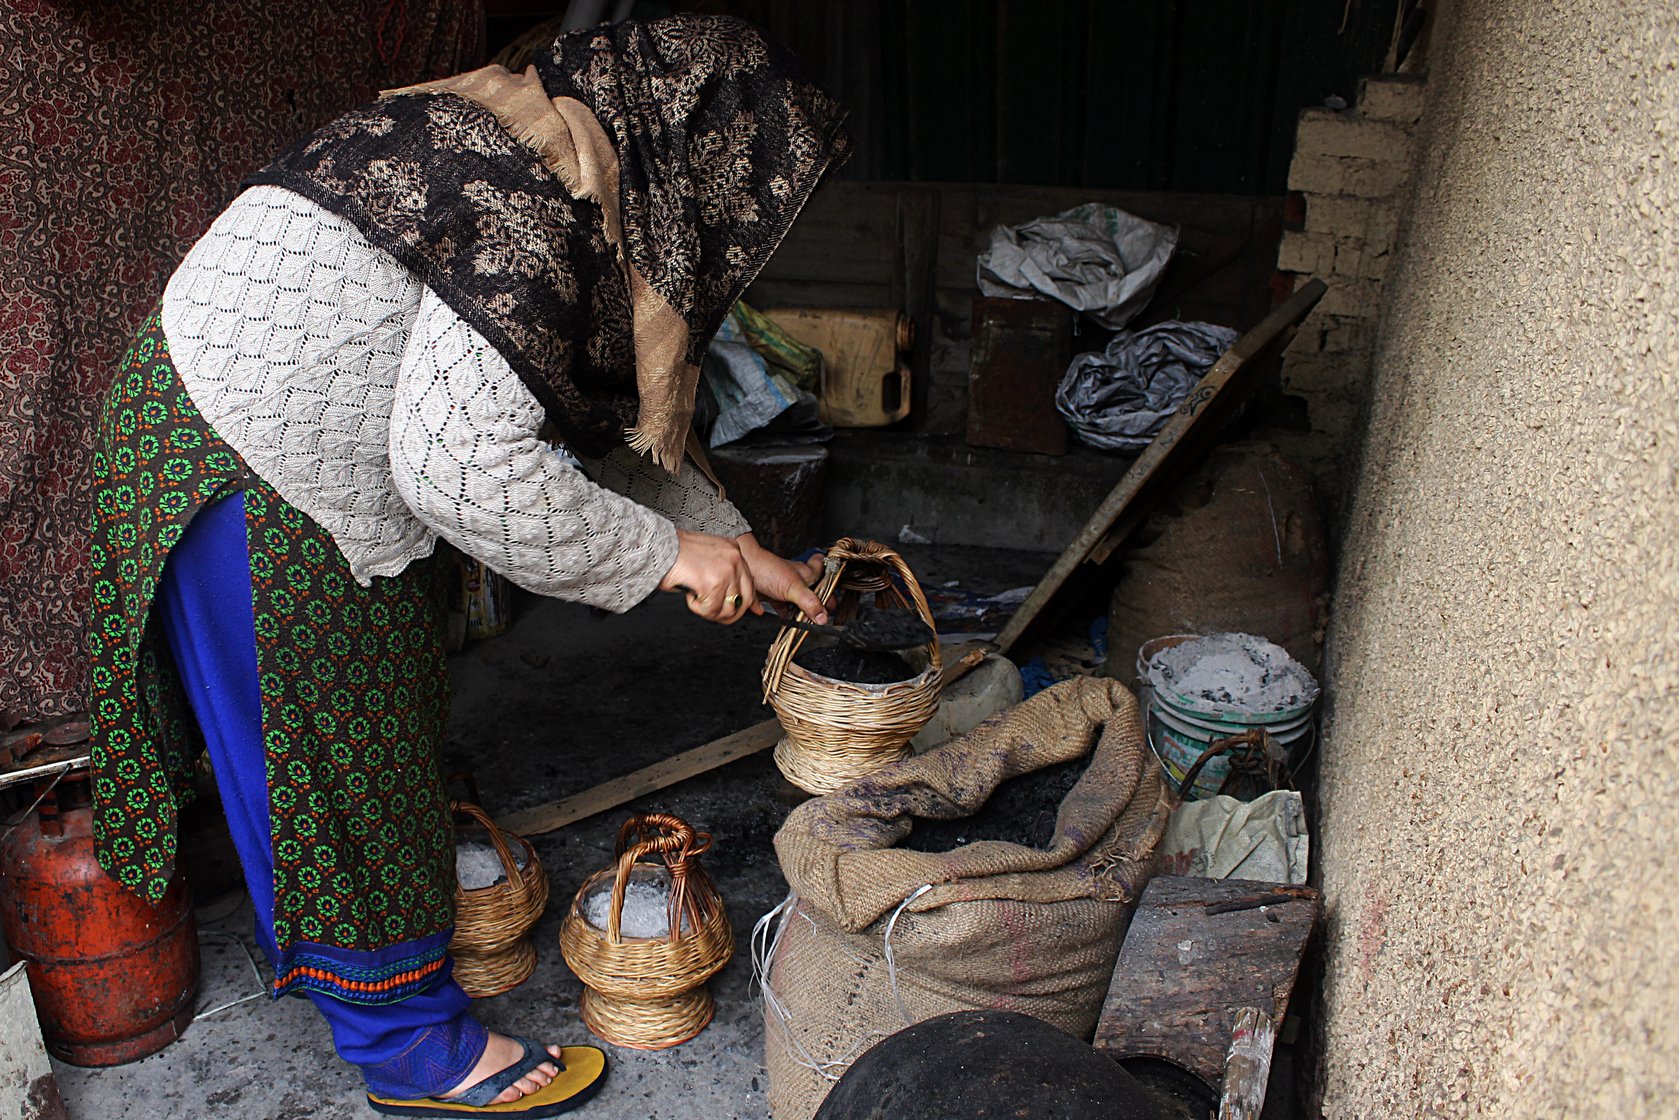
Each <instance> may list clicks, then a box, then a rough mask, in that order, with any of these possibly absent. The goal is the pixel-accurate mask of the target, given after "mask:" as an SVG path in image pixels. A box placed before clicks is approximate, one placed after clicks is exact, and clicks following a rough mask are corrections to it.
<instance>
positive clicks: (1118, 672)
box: [1104, 442, 1329, 684]
mask: <svg viewBox="0 0 1679 1120" xmlns="http://www.w3.org/2000/svg"><path fill="white" fill-rule="evenodd" d="M1119 563H1120V571H1119V578H1118V579H1117V581H1116V582H1115V583H1114V590H1113V599H1112V605H1111V607H1110V608H1109V611H1108V663H1107V667H1106V668H1105V669H1104V672H1105V673H1106V674H1107V675H1108V676H1111V677H1114V678H1115V679H1117V680H1121V681H1124V682H1125V683H1127V684H1131V683H1133V678H1134V677H1135V676H1136V664H1137V647H1138V646H1140V645H1142V644H1143V643H1144V642H1146V641H1148V640H1149V639H1151V638H1161V637H1165V636H1166V635H1168V634H1216V633H1219V632H1221V631H1226V630H1234V631H1238V632H1240V633H1243V634H1261V635H1263V636H1265V637H1267V638H1269V639H1270V640H1271V641H1273V642H1276V643H1277V644H1278V645H1280V646H1282V647H1283V648H1284V649H1286V650H1288V652H1289V654H1290V656H1292V657H1293V658H1294V659H1295V660H1296V661H1298V662H1300V664H1302V665H1304V666H1306V668H1307V670H1308V671H1310V672H1311V673H1312V674H1313V675H1316V674H1317V672H1318V666H1319V662H1320V661H1321V657H1320V654H1321V653H1322V650H1323V631H1324V626H1325V625H1326V624H1327V622H1328V620H1329V548H1328V545H1327V543H1326V540H1325V537H1324V532H1323V523H1322V521H1321V519H1320V518H1319V517H1318V508H1317V499H1316V497H1315V496H1314V495H1313V493H1312V483H1311V479H1310V478H1309V477H1308V476H1307V474H1306V472H1305V471H1304V470H1302V469H1301V468H1300V467H1298V466H1296V465H1295V464H1293V463H1291V462H1290V461H1289V460H1288V459H1286V458H1284V457H1283V455H1282V453H1281V452H1279V451H1278V450H1277V449H1276V448H1275V447H1274V446H1272V445H1271V444H1268V443H1258V442H1251V443H1233V444H1228V445H1226V446H1224V447H1218V448H1214V449H1213V451H1212V452H1211V453H1210V454H1209V455H1208V456H1207V458H1206V461H1205V462H1203V463H1202V464H1201V465H1200V466H1199V467H1197V468H1196V469H1195V470H1194V471H1193V472H1191V473H1190V474H1189V475H1187V476H1186V477H1185V478H1184V479H1183V481H1181V482H1180V483H1178V484H1177V485H1176V486H1174V487H1173V489H1172V492H1171V494H1170V495H1169V496H1168V497H1167V498H1166V500H1165V501H1163V502H1161V504H1160V505H1159V506H1158V507H1156V508H1155V510H1154V511H1153V512H1152V513H1150V514H1149V515H1148V518H1147V520H1145V521H1144V522H1143V523H1142V524H1141V525H1140V526H1138V527H1137V531H1136V532H1135V533H1133V534H1132V535H1131V536H1130V537H1129V538H1128V539H1127V540H1126V542H1125V547H1124V548H1123V549H1121V551H1120V553H1119Z"/></svg>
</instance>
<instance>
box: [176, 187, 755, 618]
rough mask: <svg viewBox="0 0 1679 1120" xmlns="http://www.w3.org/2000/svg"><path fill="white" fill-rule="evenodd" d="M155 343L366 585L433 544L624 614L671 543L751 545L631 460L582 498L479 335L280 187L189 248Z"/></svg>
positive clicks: (727, 516) (586, 486)
mask: <svg viewBox="0 0 1679 1120" xmlns="http://www.w3.org/2000/svg"><path fill="white" fill-rule="evenodd" d="M163 331H164V335H165V337H167V339H168V341H169V348H170V353H171V355H172V357H173V359H174V362H175V367H176V369H177V370H178V371H179V373H180V376H181V380H182V382H183V383H184V384H185V386H186V389H187V392H188V393H189V394H190V395H191V396H192V400H193V403H194V404H195V405H197V406H198V409H199V411H200V412H202V413H203V414H204V418H205V419H206V420H207V421H209V423H210V425H211V426H212V427H214V428H215V429H216V431H217V432H218V433H219V434H220V435H221V436H222V438H223V439H225V440H226V441H227V442H228V443H229V444H230V445H231V446H232V447H233V448H234V450H236V451H238V452H239V454H240V455H241V456H242V457H243V458H244V460H245V462H246V463H247V464H248V465H249V466H250V468H251V469H252V470H253V471H255V472H256V473H257V474H258V475H260V476H261V477H262V478H263V480H264V481H266V482H268V483H269V484H270V485H272V486H273V487H274V489H275V490H277V491H278V492H279V493H280V495H281V496H282V497H284V498H285V499H286V501H288V502H290V503H291V504H292V505H294V506H296V507H297V508H298V509H300V510H302V511H303V512H304V513H306V514H308V515H309V516H310V517H312V518H313V519H314V520H315V521H316V522H318V523H319V524H320V525H321V527H322V528H324V529H325V530H326V531H327V532H328V533H330V534H331V535H332V538H333V540H334V541H336V542H337V544H338V547H339V548H340V550H342V552H343V553H344V556H345V558H346V560H348V561H349V564H350V570H351V572H352V573H353V574H354V575H355V577H356V578H357V579H358V580H360V581H361V582H362V583H364V584H365V583H367V582H368V581H369V580H370V579H371V578H372V577H373V576H378V575H394V574H396V573H398V572H400V571H402V570H403V569H404V568H406V567H407V566H408V564H410V563H411V562H412V561H414V560H416V559H418V558H420V557H423V556H428V555H430V554H431V551H432V549H433V548H434V547H435V545H436V542H437V538H438V537H442V538H444V539H445V540H447V541H448V542H449V543H450V544H453V545H454V546H455V547H457V548H459V549H460V550H461V551H462V552H465V553H467V554H468V555H470V556H473V557H476V558H477V559H479V560H482V561H483V562H484V563H485V564H487V565H488V566H489V567H490V568H492V569H493V570H495V571H497V572H500V573H501V574H503V575H505V576H506V577H507V578H509V579H511V580H512V581H513V582H515V583H517V584H519V585H520V586H521V587H525V588H528V589H530V590H532V591H536V592H539V593H541V594H544V595H553V596H557V597H559V598H562V599H571V600H576V601H579V602H584V603H588V604H590V605H592V606H599V607H605V608H607V609H609V610H615V611H622V610H627V609H628V608H629V607H631V606H633V605H634V604H636V603H637V602H639V601H641V600H642V599H643V598H645V597H646V596H647V595H648V594H650V593H651V592H652V591H653V589H654V588H655V587H657V586H658V584H659V581H660V580H661V579H663V578H664V575H665V573H666V572H667V571H669V570H670V566H671V564H672V563H673V562H674V561H675V559H676V528H677V527H678V526H680V527H681V528H684V529H692V530H697V531H702V532H710V533H717V534H720V535H723V536H730V537H733V536H739V535H740V534H741V533H744V532H746V531H747V529H748V526H747V524H746V522H745V520H744V519H743V518H741V516H740V513H739V512H738V511H737V510H736V509H735V508H734V507H733V506H732V505H730V504H729V503H728V502H726V501H724V500H722V499H721V498H719V497H718V495H717V491H716V489H715V487H713V486H712V485H711V483H710V482H709V481H708V480H707V479H706V478H705V476H704V475H703V474H701V473H700V472H699V471H698V470H696V469H694V467H692V466H691V465H688V466H685V467H684V468H683V473H682V475H681V476H680V477H678V478H675V479H673V478H671V477H670V476H669V475H668V474H666V473H665V472H664V471H662V470H660V469H659V468H658V467H657V466H655V465H654V464H653V463H651V462H650V461H648V460H646V459H644V458H642V457H641V456H638V455H636V454H634V453H633V452H631V451H630V450H629V449H628V448H627V447H626V448H623V449H621V450H620V451H617V452H614V453H613V454H612V455H610V456H608V457H607V458H606V459H605V460H601V461H598V462H593V463H591V464H589V469H590V471H592V472H593V473H594V475H595V477H596V479H598V480H599V482H601V483H604V484H605V485H606V486H608V487H611V489H606V488H604V487H603V486H602V485H597V483H596V482H594V481H591V480H590V479H589V478H588V477H587V476H586V475H585V474H584V472H583V470H581V469H580V465H579V462H578V460H577V459H575V458H573V457H572V456H570V455H569V454H567V453H566V452H565V451H564V449H556V448H555V447H553V446H552V445H551V444H549V443H547V442H545V441H544V440H542V439H541V438H540V436H539V434H538V433H539V432H540V430H541V428H542V425H543V413H542V408H541V406H540V405H539V404H538V403H537V401H536V398H535V397H534V396H532V395H531V392H530V390H529V389H527V388H526V387H525V385H524V383H523V382H521V381H520V380H519V378H518V376H517V375H516V374H515V373H514V372H513V371H512V369H511V368H509V366H508V364H507V362H506V360H505V359H504V358H502V356H501V355H500V354H499V353H497V352H496V350H495V349H494V348H493V347H491V346H490V345H489V343H488V342H486V341H485V339H484V337H483V336H482V335H480V334H479V333H478V332H477V331H476V330H474V329H473V328H472V327H470V326H468V325H467V324H466V323H465V322H463V321H462V320H461V319H460V318H459V317H458V316H457V315H456V314H455V313H454V312H453V311H451V310H450V309H449V307H448V306H447V305H445V304H444V303H443V301H442V300H441V299H440V298H438V296H437V295H436V294H435V293H433V292H432V291H431V290H429V289H428V288H427V287H426V286H425V285H424V284H422V283H421V282H420V281H419V280H418V279H417V278H416V277H415V276H414V275H413V274H412V273H410V272H409V271H408V270H407V269H405V268H403V267H402V266H401V265H399V264H397V263H396V261H394V260H393V259H391V258H390V257H389V256H388V255H386V254H385V253H383V252H381V251H380V250H378V249H376V248H374V247H373V246H372V245H370V244H368V242H367V240H366V239H365V238H363V237H362V235H361V234H360V232H358V231H357V230H356V228H355V227H354V226H352V225H351V224H350V223H348V222H346V221H344V220H343V219H342V218H339V217H337V216H335V215H333V214H332V213H330V212H328V211H327V210H325V209H323V208H322V207H320V206H318V205H316V204H315V203H313V202H311V201H309V200H308V199H305V198H303V197H302V196H300V195H297V194H293V193H292V192H290V191H287V190H284V189H282V188H280V187H271V186H260V187H253V188H251V189H250V190H247V191H245V192H244V193H243V194H241V195H240V196H239V197H238V198H237V199H235V200H234V202H233V204H232V205H231V206H229V207H228V209H227V210H226V211H225V212H223V214H222V215H221V217H219V218H217V219H216V221H215V223H214V224H213V225H212V226H211V227H210V230H209V232H207V233H206V234H205V235H204V237H203V238H202V239H201V240H200V241H199V242H198V243H197V244H196V245H194V246H193V248H192V250H191V251H190V252H189V253H188V254H187V256H186V259H185V260H184V261H183V262H182V263H181V266H180V268H178V269H177V270H176V271H175V274H174V276H173V277H172V278H171V279H170V281H169V285H168V287H167V288H166V289H165V291H164V296H163ZM649 507H651V508H649ZM655 510H657V511H659V512H655Z"/></svg>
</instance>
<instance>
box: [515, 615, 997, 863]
mask: <svg viewBox="0 0 1679 1120" xmlns="http://www.w3.org/2000/svg"><path fill="white" fill-rule="evenodd" d="M990 649H991V647H990V645H989V644H987V643H983V642H970V643H967V644H966V645H963V646H960V647H958V648H957V649H955V650H952V651H951V652H950V658H951V661H950V664H948V665H946V666H945V669H944V674H943V675H942V676H941V677H940V678H939V691H940V692H943V691H944V690H945V689H947V688H949V687H950V686H951V685H953V684H955V683H956V682H957V681H959V680H961V679H962V678H963V677H965V676H967V675H968V674H969V673H970V672H972V671H973V669H974V667H975V666H977V665H978V664H979V663H980V662H981V661H983V660H985V655H986V654H987V653H988V652H990ZM780 738H781V724H780V723H779V722H778V721H776V720H773V719H766V720H765V721H764V722H762V723H755V724H753V725H752V726H751V727H748V728H747V729H746V730H744V731H736V732H734V733H733V734H731V735H725V736H723V737H722V738H721V739H713V740H712V741H711V742H709V743H705V744H702V745H701V746H698V747H694V748H692V749H690V750H685V751H683V752H682V753H680V754H673V755H671V756H670V757H669V758H665V759H660V760H659V761H658V762H655V763H653V765H651V766H643V767H642V768H641V769H640V770H636V771H633V772H631V773H628V774H625V775H624V776H623V777H621V778H613V779H612V780H611V781H606V782H602V783H601V784H600V785H598V786H591V787H590V788H588V789H586V790H584V791H583V792H581V793H574V794H572V795H571V796H570V797H566V798H562V799H560V800H559V801H550V802H547V803H545V804H542V805H533V806H531V807H530V808H528V809H521V810H519V811H518V812H517V813H509V814H508V815H507V816H505V817H502V818H500V819H499V820H497V821H496V824H497V825H499V826H500V827H502V828H503V829H506V830H507V831H508V832H511V833H513V834H515V835H517V836H537V835H540V834H542V833H544V832H553V831H554V830H555V829H556V828H564V827H565V826H566V825H568V824H575V823H577V822H578V821H580V820H584V819H586V818H588V817H592V816H594V815H595V814H596V813H604V812H606V811H607V810H608V809H616V808H617V807H618V806H620V805H623V804H625V803H627V802H630V801H634V800H635V799H636V798H638V797H645V796H647V795H648V794H650V793H657V792H658V791H659V790H662V789H668V788H669V787H671V786H674V785H676V784H677V783H678V782H685V781H687V780H688V779H689V778H697V777H699V776H700V775H701V774H707V773H710V772H711V771H713V770H716V769H717V768H718V767H720V766H727V765H728V764H729V763H731V762H738V761H740V760H741V759H743V758H748V757H750V756H752V755H755V754H759V753H762V752H763V751H767V750H769V749H770V748H771V747H773V746H775V744H776V742H777V741H778V740H779V739H780Z"/></svg>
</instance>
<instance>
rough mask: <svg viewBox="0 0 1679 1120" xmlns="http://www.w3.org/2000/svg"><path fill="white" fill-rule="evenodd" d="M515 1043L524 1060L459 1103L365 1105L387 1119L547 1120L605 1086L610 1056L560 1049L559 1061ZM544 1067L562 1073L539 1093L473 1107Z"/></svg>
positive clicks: (374, 1101)
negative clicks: (486, 1119)
mask: <svg viewBox="0 0 1679 1120" xmlns="http://www.w3.org/2000/svg"><path fill="white" fill-rule="evenodd" d="M517 1041H518V1042H519V1043H520V1044H521V1045H522V1046H524V1048H525V1054H524V1057H522V1058H521V1059H519V1060H518V1061H517V1062H514V1063H513V1064H512V1065H510V1066H508V1067H507V1068H506V1069H504V1070H501V1071H499V1072H497V1073H492V1074H491V1075H490V1076H488V1077H486V1078H485V1079H484V1080H482V1081H480V1082H478V1083H477V1084H476V1085H474V1086H472V1088H470V1089H468V1090H467V1091H466V1092H464V1093H462V1094H461V1095H460V1096H458V1097H451V1098H449V1099H447V1100H445V1099H442V1098H439V1097H420V1098H418V1099H415V1100H399V1099H397V1098H395V1097H381V1096H379V1095H378V1094H376V1093H369V1094H367V1103H368V1104H369V1105H370V1106H372V1108H373V1111H375V1112H380V1113H383V1114H385V1115H386V1116H433V1117H441V1116H501V1117H510V1118H525V1120H543V1118H545V1117H549V1116H559V1115H560V1114H561V1113H565V1112H570V1111H571V1110H572V1109H574V1108H576V1107H577V1106H578V1105H580V1104H582V1103H583V1102H584V1101H586V1100H588V1099H589V1098H590V1097H592V1096H594V1095H595V1093H596V1091H597V1090H599V1089H600V1087H601V1085H602V1084H603V1083H604V1082H605V1081H606V1052H605V1051H603V1050H601V1049H600V1048H599V1047H598V1046H566V1047H562V1048H561V1050H560V1057H559V1058H557V1059H556V1058H555V1057H554V1056H553V1055H552V1054H550V1053H548V1048H547V1047H545V1046H543V1045H542V1044H541V1043H540V1042H533V1041H532V1040H530V1039H528V1038H521V1039H518V1040H517ZM543 1062H553V1063H554V1064H555V1065H557V1066H559V1067H560V1072H559V1075H558V1076H557V1077H555V1078H554V1080H552V1081H550V1082H549V1083H548V1084H546V1085H544V1086H543V1087H542V1088H540V1089H538V1090H537V1091H536V1092H534V1093H527V1094H525V1095H524V1096H522V1097H520V1098H519V1099H518V1100H516V1101H508V1102H507V1103H505V1104H493V1103H473V1102H493V1101H494V1100H495V1099H496V1098H497V1097H499V1096H501V1094H502V1091H503V1090H504V1089H506V1088H507V1087H508V1086H509V1085H511V1084H513V1083H514V1082H515V1081H517V1080H519V1078H521V1077H523V1076H525V1074H527V1073H529V1072H530V1071H531V1070H533V1069H535V1068H536V1067H537V1066H539V1065H541V1064H542V1063H543Z"/></svg>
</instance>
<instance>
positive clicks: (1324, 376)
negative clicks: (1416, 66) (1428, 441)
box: [1277, 75, 1425, 512]
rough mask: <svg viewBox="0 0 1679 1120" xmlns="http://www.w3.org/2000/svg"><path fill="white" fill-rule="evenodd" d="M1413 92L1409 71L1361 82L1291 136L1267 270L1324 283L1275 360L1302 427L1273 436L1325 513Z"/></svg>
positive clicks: (1406, 144)
mask: <svg viewBox="0 0 1679 1120" xmlns="http://www.w3.org/2000/svg"><path fill="white" fill-rule="evenodd" d="M1424 88H1425V87H1424V84H1423V81H1422V79H1420V78H1416V77H1410V76H1400V75H1393V76H1384V77H1375V78H1367V79H1365V80H1364V81H1363V82H1362V83H1361V84H1360V87H1359V94H1358V102H1357V104H1356V105H1353V106H1352V107H1350V108H1348V109H1344V110H1339V111H1337V110H1332V109H1308V110H1306V112H1304V113H1302V114H1301V115H1300V125H1299V128H1298V130H1297V132H1296V139H1295V149H1294V161H1293V163H1291V164H1290V165H1289V175H1288V186H1289V190H1290V191H1292V192H1294V195H1295V197H1294V200H1293V201H1294V205H1293V206H1292V207H1291V211H1292V213H1291V217H1292V218H1293V220H1292V221H1291V223H1290V225H1291V227H1292V228H1289V229H1288V230H1286V231H1285V232H1284V233H1283V239H1282V244H1281V245H1280V246H1279V247H1278V251H1277V267H1278V269H1279V270H1281V271H1282V272H1284V273H1294V274H1298V275H1299V276H1300V277H1302V278H1304V277H1314V276H1315V277H1317V278H1319V279H1321V280H1323V281H1324V283H1326V284H1328V285H1329V291H1328V293H1327V294H1326V295H1325V296H1324V298H1323V302H1321V303H1320V304H1318V308H1317V310H1316V311H1315V312H1314V313H1313V314H1312V316H1311V318H1310V319H1308V320H1307V321H1306V323H1305V325H1304V326H1303V328H1302V329H1301V331H1300V333H1299V335H1298V336H1296V338H1295V340H1294V342H1293V344H1292V345H1291V346H1290V347H1289V349H1288V352H1287V354H1286V356H1285V358H1284V361H1283V373H1282V376H1283V387H1284V389H1285V390H1286V391H1287V392H1288V393H1290V394H1292V395H1294V396H1297V397H1301V398H1303V399H1304V400H1305V401H1306V403H1307V408H1308V415H1309V419H1310V423H1311V430H1310V432H1301V433H1295V434H1294V435H1293V436H1291V437H1288V438H1284V439H1281V440H1279V442H1281V443H1283V444H1284V445H1285V446H1286V447H1287V449H1288V450H1289V452H1290V453H1291V454H1293V455H1294V456H1296V457H1297V458H1299V459H1300V460H1301V462H1302V464H1303V465H1304V466H1306V467H1307V468H1308V469H1309V470H1310V471H1311V472H1312V474H1313V476H1314V477H1315V479H1316V480H1317V482H1318V485H1319V487H1320V490H1321V492H1322V495H1323V497H1324V499H1325V504H1326V506H1327V507H1328V509H1329V510H1330V511H1331V512H1333V511H1337V510H1339V509H1340V507H1341V504H1342V501H1343V500H1344V499H1345V497H1346V495H1345V493H1344V489H1345V485H1346V479H1347V477H1348V474H1349V463H1348V456H1349V455H1350V453H1351V449H1352V447H1353V446H1354V444H1355V440H1354V436H1355V433H1356V429H1357V425H1358V423H1359V419H1360V416H1361V413H1362V408H1363V405H1364V395H1365V382H1366V379H1367V374H1368V372H1369V368H1370V359H1371V355H1372V353H1373V351H1374V348H1375V342H1376V327H1377V322H1378V320H1379V318H1380V315H1381V309H1382V288H1383V282H1384V281H1385V280H1386V278H1387V271H1388V262H1389V261H1390V260H1391V259H1392V256H1393V249H1394V244H1395V242H1396V240H1397V238H1398V233H1399V211H1400V206H1401V202H1402V200H1403V198H1404V194H1405V185H1406V183H1407V181H1408V180H1409V177H1410V171H1411V156H1412V147H1413V136H1412V134H1413V131H1414V129H1415V125H1416V123H1417V118H1418V117H1419V116H1420V115H1421V113H1422V99H1423V91H1424Z"/></svg>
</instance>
